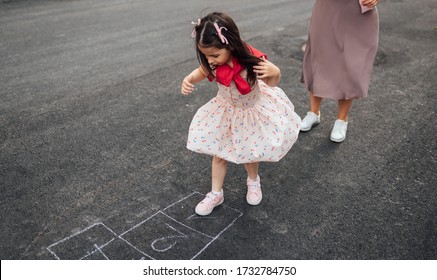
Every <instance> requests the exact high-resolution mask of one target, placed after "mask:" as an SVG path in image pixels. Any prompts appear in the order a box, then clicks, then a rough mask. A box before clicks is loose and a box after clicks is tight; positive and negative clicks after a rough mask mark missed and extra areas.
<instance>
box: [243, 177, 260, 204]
mask: <svg viewBox="0 0 437 280" xmlns="http://www.w3.org/2000/svg"><path fill="white" fill-rule="evenodd" d="M261 199H263V194H262V192H261V183H260V178H259V176H257V177H256V180H252V179H249V178H247V195H246V200H247V203H249V204H250V205H258V204H259V203H260V202H261Z"/></svg>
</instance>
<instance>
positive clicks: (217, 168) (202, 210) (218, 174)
mask: <svg viewBox="0 0 437 280" xmlns="http://www.w3.org/2000/svg"><path fill="white" fill-rule="evenodd" d="M226 167H227V162H226V160H224V159H222V158H218V157H213V158H212V191H211V192H209V193H207V194H206V197H205V198H204V199H203V200H202V201H201V202H199V204H197V206H196V209H195V211H196V213H197V214H198V215H201V216H205V215H209V214H210V213H211V212H212V210H214V208H215V207H217V206H219V205H220V204H222V203H223V201H224V195H223V182H224V180H225V175H226Z"/></svg>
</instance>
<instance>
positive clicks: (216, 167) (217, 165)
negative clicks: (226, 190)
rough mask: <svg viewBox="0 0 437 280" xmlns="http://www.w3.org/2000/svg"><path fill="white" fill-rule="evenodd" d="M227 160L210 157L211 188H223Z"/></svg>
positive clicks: (217, 190) (220, 189) (214, 189)
mask: <svg viewBox="0 0 437 280" xmlns="http://www.w3.org/2000/svg"><path fill="white" fill-rule="evenodd" d="M226 167H227V161H226V160H224V159H222V158H219V157H213V158H212V190H213V191H215V192H221V191H222V189H223V182H224V181H225V176H226Z"/></svg>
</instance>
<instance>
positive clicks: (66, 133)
mask: <svg viewBox="0 0 437 280" xmlns="http://www.w3.org/2000/svg"><path fill="white" fill-rule="evenodd" d="M313 3H314V1H306V0H293V1H283V0H275V1H267V2H265V1H258V0H251V1H249V0H245V1H201V0H196V1H154V0H152V1H139V0H132V1H129V2H126V1H117V0H109V1H100V0H96V1H85V0H79V1H48V0H45V1H1V2H0V38H1V40H0V85H1V86H0V99H1V102H0V187H1V188H0V192H1V198H0V201H1V203H0V209H1V230H0V240H1V241H0V258H1V259H2V260H5V259H12V260H19V259H48V260H53V259H207V260H211V259H220V260H224V259H237V260H246V259H268V260H276V259H342V260H344V259H434V260H435V259H437V189H436V186H437V175H436V170H437V131H436V121H437V118H436V108H437V94H436V93H437V81H436V77H437V48H436V47H435V46H436V42H437V22H436V18H437V3H436V1H434V0H423V1H413V0H386V1H384V0H382V1H380V5H379V7H378V10H379V13H380V44H379V50H378V54H377V59H376V61H375V67H374V71H373V75H372V82H371V86H370V90H369V97H368V98H366V99H363V100H358V101H356V102H354V103H353V105H352V110H351V113H350V116H349V128H348V135H347V139H346V140H345V141H344V142H343V143H341V144H337V143H333V142H331V141H330V140H329V133H330V131H331V128H332V125H333V123H334V121H335V116H336V102H335V101H330V100H325V101H324V102H323V104H322V114H323V118H322V122H321V124H319V125H318V126H317V127H315V128H314V129H313V130H312V131H310V132H307V133H301V134H300V135H299V139H298V141H297V142H296V144H295V145H294V146H293V148H292V149H291V151H290V152H289V153H288V154H287V155H286V156H285V157H284V158H283V159H282V160H281V161H280V162H278V163H263V164H261V166H260V176H261V178H262V184H263V195H264V198H263V201H262V203H261V204H260V205H258V206H255V207H254V206H250V205H248V204H247V203H246V201H245V194H246V189H245V188H246V187H245V179H246V178H245V177H246V173H245V171H244V167H243V166H240V165H235V164H229V166H228V173H227V177H226V180H225V188H224V191H225V203H224V205H223V206H221V207H219V208H218V209H216V210H215V211H214V212H213V214H212V215H211V216H209V217H206V218H200V217H198V216H196V215H195V214H194V207H195V205H196V203H197V202H198V201H199V200H200V199H201V198H202V195H204V194H205V193H206V192H208V190H209V188H210V176H211V171H210V166H211V158H210V157H209V156H206V155H200V154H195V153H193V152H191V151H189V150H187V149H186V139H187V134H188V126H189V124H190V121H191V118H192V117H193V115H194V114H195V112H196V110H197V109H198V108H199V107H200V106H201V105H203V104H204V103H206V102H207V101H208V100H209V99H211V98H212V97H213V96H215V94H216V91H217V88H216V85H215V84H213V83H209V82H206V81H205V82H203V83H201V84H199V85H198V89H197V91H196V92H195V93H194V94H193V95H190V96H182V95H181V94H180V83H181V81H182V78H183V77H184V76H185V75H187V74H188V73H189V72H190V71H191V70H192V69H194V68H195V67H197V65H198V62H197V60H196V57H195V52H194V46H193V41H192V39H191V38H190V34H191V29H192V25H191V21H193V20H196V19H197V18H198V17H199V16H200V15H202V13H203V14H204V13H206V12H208V11H213V10H219V11H225V12H227V13H229V14H230V15H231V16H232V17H233V18H234V19H235V21H236V23H237V25H238V26H239V28H240V31H241V33H242V37H243V38H244V39H245V40H247V41H248V42H249V43H250V44H252V45H253V46H255V47H256V48H258V49H260V50H262V51H263V52H265V53H267V54H268V55H269V58H270V60H271V61H272V62H274V63H275V64H276V65H278V66H279V68H280V69H281V71H282V80H281V83H280V85H279V86H280V87H281V88H282V89H283V90H284V91H285V92H286V93H287V95H288V96H289V98H290V99H291V100H292V102H293V104H294V106H295V110H296V112H297V113H298V114H299V115H300V116H302V117H303V116H304V115H305V113H306V112H307V110H308V106H309V104H308V94H307V92H306V91H305V89H304V88H303V85H302V84H301V83H300V75H301V72H300V68H301V63H302V57H303V53H302V50H301V47H302V45H303V44H304V43H305V41H306V35H307V30H308V24H309V20H310V16H311V8H312V5H313ZM204 9H206V10H205V11H203V10H204ZM202 11H203V12H202Z"/></svg>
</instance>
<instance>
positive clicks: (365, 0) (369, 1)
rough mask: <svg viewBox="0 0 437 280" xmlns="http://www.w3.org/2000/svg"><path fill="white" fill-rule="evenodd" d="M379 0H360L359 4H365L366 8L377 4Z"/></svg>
mask: <svg viewBox="0 0 437 280" xmlns="http://www.w3.org/2000/svg"><path fill="white" fill-rule="evenodd" d="M378 1H379V0H361V5H363V6H366V7H368V8H373V7H375V6H376V4H378Z"/></svg>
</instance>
